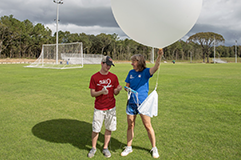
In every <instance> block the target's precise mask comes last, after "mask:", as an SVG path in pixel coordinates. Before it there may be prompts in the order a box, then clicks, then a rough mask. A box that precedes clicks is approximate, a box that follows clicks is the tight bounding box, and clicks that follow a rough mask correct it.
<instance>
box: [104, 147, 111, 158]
mask: <svg viewBox="0 0 241 160" xmlns="http://www.w3.org/2000/svg"><path fill="white" fill-rule="evenodd" d="M102 153H103V154H104V156H105V157H107V158H109V157H111V153H110V151H109V150H108V148H107V149H103V151H102Z"/></svg>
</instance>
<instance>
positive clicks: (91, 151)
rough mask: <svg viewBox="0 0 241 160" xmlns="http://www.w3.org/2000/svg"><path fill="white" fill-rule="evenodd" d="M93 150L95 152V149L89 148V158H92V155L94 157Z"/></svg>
mask: <svg viewBox="0 0 241 160" xmlns="http://www.w3.org/2000/svg"><path fill="white" fill-rule="evenodd" d="M95 152H96V149H94V148H91V150H90V152H89V153H88V157H89V158H92V157H94V155H95Z"/></svg>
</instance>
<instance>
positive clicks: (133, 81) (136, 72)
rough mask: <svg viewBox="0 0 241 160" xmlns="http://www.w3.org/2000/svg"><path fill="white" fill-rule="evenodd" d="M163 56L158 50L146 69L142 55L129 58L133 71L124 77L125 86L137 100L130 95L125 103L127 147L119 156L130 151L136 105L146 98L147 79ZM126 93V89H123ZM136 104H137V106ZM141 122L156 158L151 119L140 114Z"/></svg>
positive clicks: (161, 51)
mask: <svg viewBox="0 0 241 160" xmlns="http://www.w3.org/2000/svg"><path fill="white" fill-rule="evenodd" d="M162 56H163V50H162V49H159V51H158V57H157V60H156V62H155V65H154V66H153V67H152V68H146V61H145V58H144V56H143V55H140V54H138V55H133V56H132V57H131V61H132V63H131V65H132V66H133V69H132V70H130V71H129V73H128V75H127V77H126V80H125V82H126V86H127V87H129V88H131V89H133V90H135V91H137V92H138V98H136V96H133V95H134V94H132V95H131V96H130V98H129V100H128V102H127V106H126V114H127V123H128V128H127V146H126V147H125V150H124V151H123V152H122V153H121V156H127V155H128V154H129V153H131V152H132V151H133V150H132V146H131V145H132V140H133V138H134V126H135V120H136V116H137V114H140V113H139V112H138V110H137V107H138V105H140V104H141V103H142V102H143V101H144V100H145V99H146V98H147V97H148V92H149V78H151V77H152V76H153V74H154V73H155V72H156V71H157V70H158V68H159V66H160V62H161V57H162ZM125 90H126V91H127V90H128V89H125ZM137 103H138V104H137ZM140 116H141V119H142V122H143V124H144V126H145V128H146V131H147V133H148V137H149V139H150V141H151V145H152V149H151V151H152V156H153V157H154V158H158V157H159V154H158V150H157V147H156V138H155V132H154V130H153V128H152V125H151V118H150V117H149V116H146V115H143V114H140Z"/></svg>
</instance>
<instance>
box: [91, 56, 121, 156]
mask: <svg viewBox="0 0 241 160" xmlns="http://www.w3.org/2000/svg"><path fill="white" fill-rule="evenodd" d="M111 66H115V65H114V64H113V61H112V59H111V58H110V57H109V56H104V57H103V58H102V60H101V69H100V71H99V72H97V73H95V74H94V75H92V77H91V79H90V85H89V88H90V94H91V96H92V97H95V109H94V116H93V122H92V149H91V150H90V152H89V153H88V157H90V158H92V157H93V156H94V155H95V152H96V143H97V140H98V136H99V132H100V131H101V127H102V123H103V121H105V140H104V148H103V154H104V155H105V156H106V157H111V153H110V151H109V150H108V144H109V141H110V138H111V132H112V131H115V130H116V109H115V97H114V95H118V94H119V92H120V90H121V89H122V86H120V85H119V81H118V78H117V76H116V75H115V74H113V73H111V72H109V70H110V68H111Z"/></svg>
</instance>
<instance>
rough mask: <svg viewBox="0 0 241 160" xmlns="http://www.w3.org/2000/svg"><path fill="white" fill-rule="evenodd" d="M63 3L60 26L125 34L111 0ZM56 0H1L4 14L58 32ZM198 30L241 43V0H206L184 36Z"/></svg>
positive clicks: (0, 13) (73, 30) (0, 11)
mask: <svg viewBox="0 0 241 160" xmlns="http://www.w3.org/2000/svg"><path fill="white" fill-rule="evenodd" d="M63 2H64V4H62V5H60V6H59V19H60V22H59V30H62V31H70V33H82V32H83V33H86V34H94V35H97V34H100V33H106V34H113V33H117V34H118V35H119V36H120V37H121V38H125V37H126V36H125V34H124V32H122V30H121V29H120V28H119V27H118V25H117V23H116V21H115V19H114V16H113V14H112V11H111V4H110V3H111V1H110V0H63ZM56 8H57V7H56V3H54V2H53V0H1V1H0V16H4V15H6V16H9V15H11V14H12V15H13V16H14V18H16V19H18V20H20V21H23V20H25V19H28V20H30V21H31V22H33V23H34V24H37V23H42V24H43V25H44V26H45V27H49V28H50V29H51V30H52V32H53V33H54V32H56V22H55V21H54V20H55V19H56ZM198 32H215V33H218V34H220V35H222V36H223V37H224V39H225V44H224V45H226V46H228V45H234V44H235V40H237V41H238V45H240V44H241V0H203V7H202V11H201V14H200V16H199V19H198V21H197V23H196V24H195V26H194V27H193V28H192V30H191V31H190V32H189V33H188V34H187V35H186V36H184V37H183V40H185V39H186V38H188V37H189V36H191V35H193V34H195V33H198Z"/></svg>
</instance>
